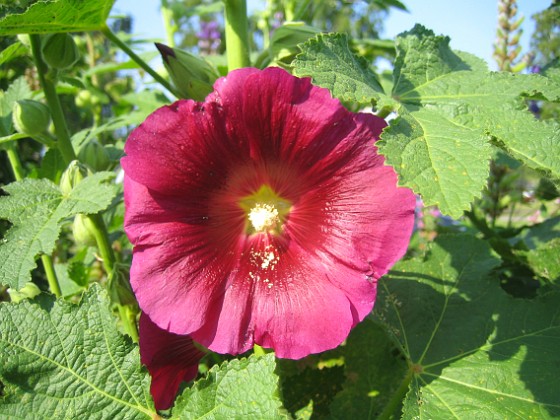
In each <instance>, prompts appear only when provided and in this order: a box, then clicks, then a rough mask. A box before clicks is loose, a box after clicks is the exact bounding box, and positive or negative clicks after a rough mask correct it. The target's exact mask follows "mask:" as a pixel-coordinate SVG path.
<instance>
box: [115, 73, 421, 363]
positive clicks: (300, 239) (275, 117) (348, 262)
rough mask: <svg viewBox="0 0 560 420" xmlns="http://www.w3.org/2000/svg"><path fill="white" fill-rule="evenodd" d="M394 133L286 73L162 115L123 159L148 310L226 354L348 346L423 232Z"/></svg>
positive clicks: (242, 76) (135, 275)
mask: <svg viewBox="0 0 560 420" xmlns="http://www.w3.org/2000/svg"><path fill="white" fill-rule="evenodd" d="M384 127H385V122H384V120H383V119H381V118H378V117H376V116H374V115H371V114H363V113H357V114H355V113H351V112H349V111H348V110H346V109H345V108H344V107H343V106H342V105H341V104H340V102H339V101H338V100H336V99H333V98H332V97H331V96H330V93H329V91H328V90H326V89H322V88H319V87H316V86H313V85H312V84H311V82H310V79H300V78H297V77H294V76H291V75H290V74H289V73H287V72H286V71H284V70H282V69H279V68H268V69H265V70H257V69H252V68H246V69H240V70H235V71H232V72H231V73H229V74H228V76H227V77H224V78H221V79H219V80H218V81H217V82H216V84H215V85H214V92H212V93H211V94H210V95H208V97H207V98H206V100H205V101H204V102H203V103H196V102H194V101H191V100H181V101H178V102H175V103H174V104H172V105H169V106H165V107H163V108H160V109H158V110H157V111H155V112H154V113H153V114H152V115H150V116H149V117H148V118H147V119H146V121H145V122H144V123H143V124H142V125H140V126H139V127H138V128H137V129H136V130H134V131H133V133H132V134H131V135H130V137H129V139H128V141H127V143H126V146H125V153H126V157H124V158H123V159H122V165H123V168H124V171H125V180H124V187H125V205H126V215H125V230H126V233H127V234H128V237H129V238H130V240H131V242H132V244H133V245H134V254H133V262H132V268H131V284H132V287H133V289H134V291H135V293H136V297H137V298H138V302H139V304H140V307H141V308H142V310H143V311H144V312H146V313H147V314H148V315H149V317H150V318H151V320H152V321H153V322H154V323H155V324H157V325H158V326H159V327H160V328H163V329H165V330H167V331H170V332H172V333H175V334H189V335H190V336H191V337H192V338H193V339H194V340H195V341H197V342H199V343H201V344H202V345H204V346H205V347H207V348H209V349H210V350H213V351H215V352H218V353H230V354H238V353H242V352H245V351H247V350H249V349H251V348H252V347H253V345H254V344H255V343H256V344H259V345H261V346H263V347H265V348H272V349H274V350H275V352H276V355H277V356H278V357H283V358H293V359H298V358H301V357H304V356H306V355H308V354H310V353H317V352H321V351H324V350H327V349H331V348H334V347H336V346H338V345H339V344H340V343H341V342H342V341H343V340H344V339H345V338H346V337H347V335H348V333H349V332H350V330H351V328H352V327H354V326H355V325H356V324H357V323H358V322H360V321H361V320H362V319H363V318H364V317H365V316H366V315H367V314H369V313H370V312H371V310H372V307H373V304H374V301H375V296H376V282H377V279H378V278H379V277H380V276H382V275H384V274H385V273H386V272H387V271H388V270H389V268H390V267H391V266H392V265H393V264H394V263H395V262H396V261H397V260H398V259H399V258H401V257H402V256H403V254H404V253H405V250H406V248H407V246H408V242H409V239H410V235H411V232H412V227H413V223H414V204H415V197H414V194H413V193H412V192H411V191H410V190H408V189H406V188H398V187H397V176H396V174H395V172H394V171H393V169H392V168H391V167H388V166H385V165H384V159H383V156H381V155H378V154H377V149H376V147H375V144H374V143H375V140H376V139H378V138H379V135H380V134H381V131H382V130H383V128H384Z"/></svg>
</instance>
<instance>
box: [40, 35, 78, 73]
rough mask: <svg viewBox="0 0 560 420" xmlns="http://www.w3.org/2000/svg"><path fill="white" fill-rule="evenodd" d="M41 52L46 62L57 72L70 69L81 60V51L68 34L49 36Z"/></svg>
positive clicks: (44, 41)
mask: <svg viewBox="0 0 560 420" xmlns="http://www.w3.org/2000/svg"><path fill="white" fill-rule="evenodd" d="M41 51H42V53H43V58H44V59H45V62H46V63H47V64H48V65H49V67H51V68H53V69H56V70H65V69H67V68H70V67H72V66H73V65H74V64H75V63H76V61H78V60H79V59H80V51H79V50H78V47H77V45H76V43H75V42H74V38H72V36H71V35H70V34H67V33H57V34H50V35H47V36H46V37H45V39H44V40H43V46H42V48H41Z"/></svg>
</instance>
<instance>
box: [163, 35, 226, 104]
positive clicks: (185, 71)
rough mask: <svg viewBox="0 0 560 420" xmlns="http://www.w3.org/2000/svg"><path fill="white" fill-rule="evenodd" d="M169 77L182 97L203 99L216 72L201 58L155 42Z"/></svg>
mask: <svg viewBox="0 0 560 420" xmlns="http://www.w3.org/2000/svg"><path fill="white" fill-rule="evenodd" d="M156 47H157V49H158V50H159V52H160V54H161V57H162V58H163V64H164V66H165V68H166V69H167V72H168V73H169V77H170V78H171V80H172V81H173V84H174V85H175V87H176V88H177V90H178V91H179V95H181V97H182V98H187V99H194V100H195V101H203V100H204V98H206V96H207V95H208V94H209V93H210V92H212V86H213V85H214V82H215V81H216V79H217V78H218V72H217V71H216V69H214V67H213V66H212V65H211V64H210V63H208V62H207V61H206V60H204V59H203V58H200V57H197V56H196V55H194V54H191V53H189V52H187V51H183V50H179V49H177V48H171V47H168V46H167V45H163V44H158V43H156Z"/></svg>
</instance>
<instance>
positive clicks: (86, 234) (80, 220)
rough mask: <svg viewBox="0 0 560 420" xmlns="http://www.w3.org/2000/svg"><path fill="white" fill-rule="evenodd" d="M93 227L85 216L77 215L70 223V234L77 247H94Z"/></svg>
mask: <svg viewBox="0 0 560 420" xmlns="http://www.w3.org/2000/svg"><path fill="white" fill-rule="evenodd" d="M94 232H95V226H94V225H93V223H92V221H91V219H90V218H89V217H88V216H86V215H85V214H81V213H80V214H77V215H76V217H74V223H72V234H73V235H74V241H75V242H76V243H77V244H78V245H83V246H95V244H96V241H95V234H94Z"/></svg>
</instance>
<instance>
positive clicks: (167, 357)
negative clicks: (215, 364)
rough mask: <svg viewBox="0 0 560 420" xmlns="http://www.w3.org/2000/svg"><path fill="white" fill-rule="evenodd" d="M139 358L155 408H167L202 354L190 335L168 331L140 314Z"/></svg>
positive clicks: (196, 371) (196, 370)
mask: <svg viewBox="0 0 560 420" xmlns="http://www.w3.org/2000/svg"><path fill="white" fill-rule="evenodd" d="M139 334H140V360H141V362H142V364H144V365H146V367H147V368H148V371H149V372H150V375H151V377H152V384H151V386H150V393H151V394H152V398H153V399H154V403H155V407H156V410H166V409H168V408H169V407H171V405H172V404H173V401H174V400H175V396H176V395H177V392H178V390H179V386H180V385H181V382H183V381H184V382H188V381H191V380H193V379H194V378H196V375H197V374H198V362H199V361H200V359H201V358H202V357H203V356H204V353H203V352H201V351H200V350H198V349H197V348H196V347H195V346H194V344H193V340H192V338H190V337H189V336H180V335H176V334H172V333H169V332H167V331H165V330H162V329H161V328H159V327H158V326H157V325H156V324H154V323H153V322H152V321H151V320H150V318H149V317H148V316H147V315H145V314H143V313H142V314H141V315H140V328H139Z"/></svg>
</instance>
